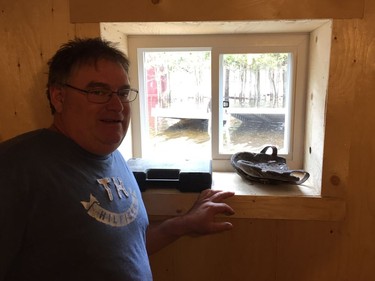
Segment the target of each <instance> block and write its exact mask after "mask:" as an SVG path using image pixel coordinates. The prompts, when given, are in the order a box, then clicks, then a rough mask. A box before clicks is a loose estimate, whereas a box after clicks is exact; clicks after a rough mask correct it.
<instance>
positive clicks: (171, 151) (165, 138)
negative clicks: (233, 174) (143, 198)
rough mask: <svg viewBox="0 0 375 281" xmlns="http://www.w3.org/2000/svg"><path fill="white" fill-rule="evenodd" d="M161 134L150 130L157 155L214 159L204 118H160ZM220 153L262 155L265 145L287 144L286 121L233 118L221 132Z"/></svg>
mask: <svg viewBox="0 0 375 281" xmlns="http://www.w3.org/2000/svg"><path fill="white" fill-rule="evenodd" d="M157 125H158V126H157V127H158V132H155V131H151V132H150V138H151V140H152V143H153V149H152V153H153V155H154V156H155V155H156V156H160V157H165V156H166V155H169V156H172V157H173V156H176V157H184V158H203V157H211V142H210V134H209V122H208V120H202V119H174V118H159V121H158V124H157ZM222 132H223V134H222V147H221V151H220V153H222V154H233V153H236V152H240V151H251V152H260V150H261V149H262V148H263V147H264V146H266V145H275V146H277V147H278V148H281V147H283V145H284V123H283V122H264V121H263V122H261V121H254V120H239V119H237V118H234V117H233V116H230V118H229V119H228V121H227V122H226V124H225V125H224V126H223V129H222Z"/></svg>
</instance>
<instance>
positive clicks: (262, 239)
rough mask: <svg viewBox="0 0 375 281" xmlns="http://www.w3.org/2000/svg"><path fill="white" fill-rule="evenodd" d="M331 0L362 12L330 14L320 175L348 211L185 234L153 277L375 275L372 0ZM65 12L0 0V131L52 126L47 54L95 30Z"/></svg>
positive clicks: (51, 1)
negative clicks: (336, 217)
mask: <svg viewBox="0 0 375 281" xmlns="http://www.w3.org/2000/svg"><path fill="white" fill-rule="evenodd" d="M92 2H93V3H94V2H97V1H94V0H92ZM109 2H110V1H106V3H109ZM141 2H142V1H141ZM141 2H140V3H141ZM227 2H228V3H230V1H227ZM261 2H265V1H252V3H261ZM266 2H268V3H271V4H267V5H270V6H269V9H270V11H273V13H274V15H278V16H279V17H282V13H281V15H280V13H277V9H276V8H280V7H283V9H282V10H284V9H286V10H288V13H289V14H288V15H289V16H290V17H292V16H293V14H296V13H297V12H298V10H294V6H292V5H290V4H293V3H297V2H298V3H305V4H306V3H323V2H324V1H323V2H322V1H320V2H319V1H317V2H316V1H314V0H310V1H308V0H305V1H291V0H288V1H285V0H273V1H266ZM328 2H329V3H330V6H326V4H324V5H325V6H324V8H325V9H327V7H328V8H329V9H330V12H331V13H333V11H334V10H332V9H334V8H337V10H338V11H339V12H340V15H345V13H348V11H349V12H350V10H355V11H362V12H363V11H364V13H362V14H361V13H357V12H356V15H357V16H354V18H356V17H359V19H346V17H345V16H341V17H339V18H340V19H335V20H334V22H333V36H332V55H331V66H330V74H329V76H330V77H329V89H328V91H329V92H328V99H327V105H326V106H327V117H326V132H325V148H324V149H325V150H324V168H323V184H324V185H325V186H326V187H327V190H328V191H327V194H329V191H330V190H332V193H335V191H336V189H341V190H342V191H343V192H344V198H345V199H346V202H347V215H346V218H345V220H344V221H340V222H317V221H286V220H255V219H254V220H251V219H236V220H233V223H234V225H235V229H234V230H233V231H231V232H227V233H223V234H219V235H214V236H207V237H201V238H190V237H186V238H183V239H181V240H180V241H178V242H177V243H175V244H173V245H171V246H169V247H168V248H166V249H165V250H163V251H161V252H160V253H158V254H156V255H154V256H153V257H152V258H151V261H152V268H153V271H154V276H155V280H156V281H158V280H160V281H185V280H186V281H187V280H189V281H190V280H194V281H203V280H204V281H220V280H222V281H244V280H256V281H262V280H264V281H271V280H277V281H293V280H295V281H313V280H314V281H333V280H335V281H343V280H346V281H370V280H375V273H374V270H373V267H374V265H375V238H374V237H375V186H374V183H373V182H374V180H373V178H372V176H373V175H375V168H374V167H375V165H374V164H373V161H372V160H373V158H374V156H375V151H374V143H375V131H374V130H375V129H374V126H373V122H374V121H373V120H375V110H374V104H375V93H374V89H375V79H374V77H375V63H374V62H375V29H374V26H375V1H372V0H364V1H362V2H361V1H355V0H353V1H351V0H345V1H334V0H332V1H328ZM137 3H138V2H137ZM142 3H143V2H142ZM161 3H163V0H162V1H161ZM164 3H165V5H167V7H170V8H171V6H168V3H169V2H168V1H167V0H165V2H164ZM209 3H211V5H212V6H215V5H217V4H218V3H221V1H214V0H212V1H209V0H206V1H205V5H208V4H209ZM340 3H342V5H341V4H340ZM356 3H357V4H356ZM282 4H284V5H286V4H289V5H290V6H280V5H282ZM362 4H365V6H364V10H363V9H362V8H363V6H362ZM142 5H143V4H142ZM170 5H172V4H170ZM322 5H323V4H322ZM358 5H360V6H359V9H357V8H358ZM313 6H314V5H313ZM205 7H206V6H205ZM296 7H297V8H298V9H302V8H303V6H302V8H301V5H296ZM342 7H346V8H345V9H343V8H342ZM350 7H351V8H352V9H350ZM83 8H86V7H83ZM83 8H82V9H81V10H82V11H85V9H83ZM297 8H296V9H297ZM175 9H177V8H175ZM311 9H312V8H311ZM316 10H317V7H316V6H314V11H316ZM318 10H319V9H318ZM189 11H190V12H191V13H193V11H195V10H194V9H190V10H189ZM293 11H294V12H293ZM69 12H70V10H69V2H68V0H38V1H29V0H17V1H7V0H0V36H1V43H0V72H1V73H0V140H5V139H8V138H10V137H12V136H14V135H16V134H19V133H21V132H24V131H27V130H31V129H35V128H38V127H43V126H48V125H49V123H50V121H51V116H50V112H49V108H48V103H47V100H46V98H45V94H44V91H45V84H46V74H45V73H46V62H47V60H48V58H49V57H50V56H51V55H52V54H53V53H54V51H55V50H56V49H57V47H58V46H59V45H60V44H61V43H63V42H65V41H66V40H67V39H69V38H73V37H74V36H97V35H99V26H98V24H95V23H92V24H85V23H81V24H71V23H70V17H69ZM123 13H124V12H123ZM142 13H144V14H146V15H148V16H150V13H149V12H147V10H145V11H143V12H142ZM212 15H215V12H214V10H213V12H212V13H210V16H211V17H212ZM236 15H237V16H236ZM200 16H202V17H204V15H202V14H200ZM231 16H232V17H233V18H231V19H243V17H244V14H243V12H242V11H241V9H238V10H231ZM362 16H363V18H362ZM213 17H214V16H213Z"/></svg>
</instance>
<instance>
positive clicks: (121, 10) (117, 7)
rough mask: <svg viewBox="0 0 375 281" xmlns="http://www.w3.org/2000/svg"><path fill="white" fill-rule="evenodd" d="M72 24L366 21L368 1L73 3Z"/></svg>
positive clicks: (84, 0) (125, 0)
mask: <svg viewBox="0 0 375 281" xmlns="http://www.w3.org/2000/svg"><path fill="white" fill-rule="evenodd" d="M70 6H71V21H72V22H110V21H118V22H127V21H129V22H133V21H135V22H136V21H138V22H145V21H146V22H148V21H155V22H158V21H210V20H213V21H215V20H216V21H217V20H264V19H309V18H310V19H311V18H315V19H316V18H362V17H363V7H364V0H303V1H301V0H231V1H227V0H205V1H201V0H190V1H182V0H181V1H176V0H138V1H133V0H108V1H98V0H97V1H92V0H71V1H70Z"/></svg>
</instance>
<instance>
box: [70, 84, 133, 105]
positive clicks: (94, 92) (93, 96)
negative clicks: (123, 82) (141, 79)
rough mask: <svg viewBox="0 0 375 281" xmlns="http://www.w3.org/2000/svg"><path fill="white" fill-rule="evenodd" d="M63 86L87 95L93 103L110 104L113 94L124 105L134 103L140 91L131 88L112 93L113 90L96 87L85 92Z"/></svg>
mask: <svg viewBox="0 0 375 281" xmlns="http://www.w3.org/2000/svg"><path fill="white" fill-rule="evenodd" d="M63 86H65V87H68V88H71V89H74V90H76V91H79V92H82V93H84V94H86V97H87V100H88V101H89V102H92V103H106V102H109V100H110V99H111V97H112V95H113V94H116V95H117V96H118V98H119V99H120V101H121V102H122V103H128V102H132V101H134V100H135V99H136V98H137V95H138V90H136V89H131V88H124V89H120V90H118V91H112V90H111V89H108V88H102V87H95V88H92V89H88V90H83V89H79V88H77V87H74V86H72V85H69V84H64V85H63Z"/></svg>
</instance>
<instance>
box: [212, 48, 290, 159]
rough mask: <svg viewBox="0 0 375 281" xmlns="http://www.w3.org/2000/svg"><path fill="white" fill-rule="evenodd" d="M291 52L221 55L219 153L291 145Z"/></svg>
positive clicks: (280, 148)
mask: <svg viewBox="0 0 375 281" xmlns="http://www.w3.org/2000/svg"><path fill="white" fill-rule="evenodd" d="M290 57H291V54H289V53H262V54H251V53H249V54H225V55H222V56H221V68H222V69H221V72H220V73H221V83H222V87H221V95H222V101H223V108H222V112H221V116H222V122H221V123H220V125H219V126H220V130H219V132H220V140H219V143H220V148H219V149H220V153H221V154H233V153H235V152H238V151H253V152H259V151H260V150H261V148H263V147H264V146H266V145H275V146H277V147H278V149H279V150H280V151H282V152H283V153H288V146H289V141H288V139H289V136H288V134H289V133H288V132H289V128H288V126H289V125H288V122H286V121H287V120H289V116H288V114H289V110H288V109H289V100H290V97H289V95H290V81H291V79H290V77H291V75H290V61H291V60H290Z"/></svg>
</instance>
